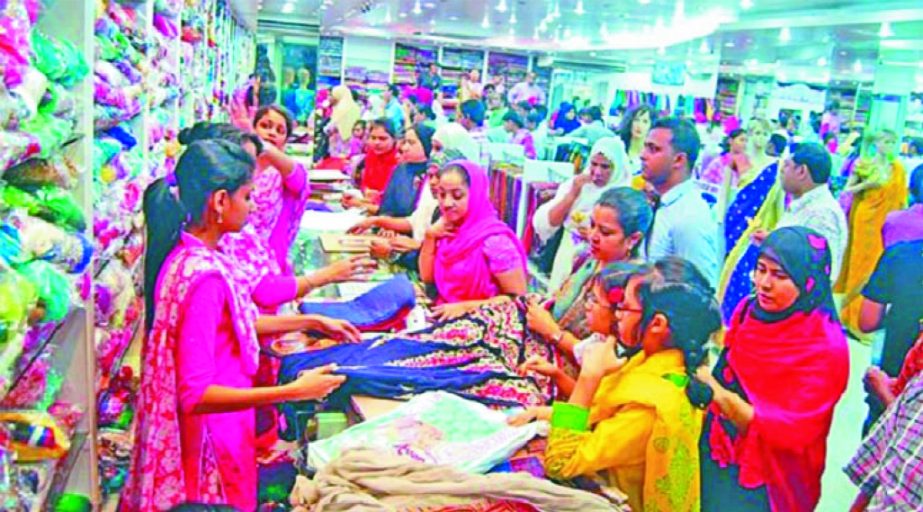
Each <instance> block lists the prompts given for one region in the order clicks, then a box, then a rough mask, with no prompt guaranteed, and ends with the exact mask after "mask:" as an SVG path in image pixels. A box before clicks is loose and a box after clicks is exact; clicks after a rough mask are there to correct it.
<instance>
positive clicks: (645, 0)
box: [638, 0, 651, 5]
mask: <svg viewBox="0 0 923 512" xmlns="http://www.w3.org/2000/svg"><path fill="white" fill-rule="evenodd" d="M638 3H639V4H641V5H647V4H649V3H651V0H638Z"/></svg>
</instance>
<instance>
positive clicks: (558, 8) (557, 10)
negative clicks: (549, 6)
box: [551, 4, 561, 19]
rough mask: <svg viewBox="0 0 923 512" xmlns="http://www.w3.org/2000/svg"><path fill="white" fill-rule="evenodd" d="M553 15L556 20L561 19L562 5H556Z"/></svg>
mask: <svg viewBox="0 0 923 512" xmlns="http://www.w3.org/2000/svg"><path fill="white" fill-rule="evenodd" d="M551 15H552V16H554V18H555V19H558V18H560V17H561V4H554V12H553V13H551Z"/></svg>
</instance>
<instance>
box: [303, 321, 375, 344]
mask: <svg viewBox="0 0 923 512" xmlns="http://www.w3.org/2000/svg"><path fill="white" fill-rule="evenodd" d="M311 320H312V322H311V323H312V324H313V325H312V326H311V328H310V329H309V330H311V331H317V332H319V333H321V334H324V335H325V336H327V337H329V338H331V339H334V340H337V341H345V342H347V343H358V342H360V341H362V333H360V332H359V329H356V326H354V325H353V324H351V323H349V322H347V321H345V320H336V319H334V318H327V317H325V316H320V315H311Z"/></svg>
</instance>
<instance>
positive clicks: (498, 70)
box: [487, 52, 529, 90]
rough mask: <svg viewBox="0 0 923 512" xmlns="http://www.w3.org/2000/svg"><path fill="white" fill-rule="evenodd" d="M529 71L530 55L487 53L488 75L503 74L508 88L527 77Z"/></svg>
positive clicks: (491, 76)
mask: <svg viewBox="0 0 923 512" xmlns="http://www.w3.org/2000/svg"><path fill="white" fill-rule="evenodd" d="M528 72H529V56H528V55H519V54H515V53H501V52H489V53H488V54H487V77H488V79H490V78H493V77H495V76H502V77H503V78H504V83H505V84H506V87H507V90H509V89H510V88H512V87H513V86H514V85H516V84H518V83H519V82H522V81H523V80H525V79H526V74H527V73H528Z"/></svg>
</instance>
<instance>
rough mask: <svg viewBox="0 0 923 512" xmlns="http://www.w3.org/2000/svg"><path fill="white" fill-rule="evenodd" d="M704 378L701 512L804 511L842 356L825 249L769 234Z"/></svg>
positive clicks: (840, 383)
mask: <svg viewBox="0 0 923 512" xmlns="http://www.w3.org/2000/svg"><path fill="white" fill-rule="evenodd" d="M754 283H755V293H756V297H755V298H747V299H744V300H743V301H741V303H740V305H739V306H738V307H737V310H736V311H735V313H734V315H733V317H732V320H731V325H730V329H729V331H728V334H727V337H726V348H725V350H724V352H723V353H722V354H721V358H720V359H719V361H718V364H717V366H716V367H715V369H714V371H713V372H712V373H709V372H708V370H707V369H702V370H700V371H699V378H700V379H702V380H703V381H704V382H706V383H708V384H709V386H711V388H712V390H713V391H714V401H713V402H712V404H711V406H710V407H709V409H708V415H707V417H706V418H705V425H704V427H703V429H702V437H701V439H700V442H699V449H700V451H701V464H702V468H701V481H702V511H703V512H709V511H718V510H722V511H724V510H747V511H760V510H771V511H774V512H776V511H778V512H808V511H812V510H814V508H815V507H816V506H817V502H818V500H819V499H820V482H821V475H822V474H823V471H824V462H825V458H826V453H827V435H828V434H829V432H830V423H831V421H832V419H833V408H834V406H835V405H836V403H837V401H839V399H840V397H841V396H842V394H843V392H844V391H845V390H846V381H847V378H848V375H849V353H848V349H847V346H846V338H845V337H844V335H843V329H842V326H841V324H840V322H839V320H838V319H837V316H836V310H835V308H834V305H833V294H832V292H831V289H830V251H829V248H828V245H827V241H826V240H825V239H824V238H823V237H822V236H821V235H819V234H817V233H816V232H815V231H812V230H810V229H806V228H802V227H790V228H782V229H778V230H776V231H774V232H773V233H772V234H770V235H769V237H768V238H766V240H765V241H764V242H763V245H762V246H761V248H760V256H759V260H758V262H757V267H756V271H755V273H754Z"/></svg>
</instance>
